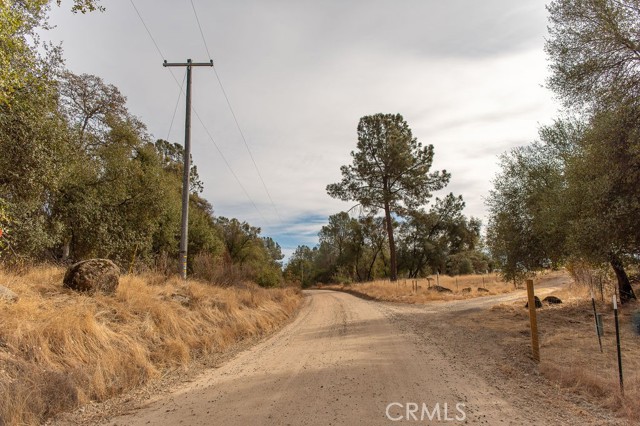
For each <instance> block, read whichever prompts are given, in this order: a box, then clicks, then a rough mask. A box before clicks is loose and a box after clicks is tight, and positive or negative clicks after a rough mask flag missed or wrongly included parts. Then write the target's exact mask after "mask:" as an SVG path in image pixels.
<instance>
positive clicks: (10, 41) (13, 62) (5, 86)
mask: <svg viewBox="0 0 640 426" xmlns="http://www.w3.org/2000/svg"><path fill="white" fill-rule="evenodd" d="M51 3H52V2H51V1H50V0H2V1H0V105H3V104H4V105H10V104H12V103H13V96H14V94H15V93H16V92H17V91H21V90H24V89H27V88H31V89H34V88H46V87H48V85H49V82H50V79H51V77H52V74H53V73H55V72H56V71H57V70H58V67H59V66H60V64H61V56H60V49H59V48H58V47H53V46H49V45H43V44H42V43H40V38H39V35H38V30H39V29H43V28H44V29H47V28H49V26H48V24H47V13H48V11H49V7H50V4H51ZM56 3H57V4H58V5H60V4H61V0H57V1H56ZM94 10H104V9H103V8H102V7H101V6H100V5H99V4H98V1H95V0H73V6H72V11H73V12H81V13H86V12H90V11H94Z"/></svg>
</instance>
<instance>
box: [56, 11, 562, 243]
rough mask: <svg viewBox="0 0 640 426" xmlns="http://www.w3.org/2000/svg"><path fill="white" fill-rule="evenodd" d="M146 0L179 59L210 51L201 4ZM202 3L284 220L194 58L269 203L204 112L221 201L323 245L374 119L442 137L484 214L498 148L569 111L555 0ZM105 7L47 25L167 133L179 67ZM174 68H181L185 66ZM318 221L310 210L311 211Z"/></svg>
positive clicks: (72, 56)
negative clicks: (364, 121)
mask: <svg viewBox="0 0 640 426" xmlns="http://www.w3.org/2000/svg"><path fill="white" fill-rule="evenodd" d="M135 3H136V5H137V6H138V8H139V10H140V11H141V13H142V14H143V17H144V18H145V20H146V22H147V25H148V26H149V28H150V29H151V31H152V33H153V34H154V37H155V38H156V41H157V42H158V45H159V46H160V48H161V49H162V51H163V52H164V54H165V55H167V59H169V60H172V61H174V60H175V61H183V60H186V59H187V58H188V57H189V58H193V59H194V60H201V59H205V60H206V59H207V58H206V53H205V50H204V47H203V45H202V42H201V40H200V34H199V32H198V29H197V27H196V26H195V20H194V18H193V15H192V11H191V8H190V6H189V5H188V4H187V3H184V2H168V1H164V2H161V1H150V0H146V1H143V0H137V1H135ZM195 4H196V6H197V7H198V9H199V11H200V20H201V23H202V24H203V29H204V32H205V34H206V36H207V40H208V44H209V48H210V49H211V50H212V54H213V55H214V58H213V59H214V61H215V63H216V69H217V70H218V73H219V75H220V77H221V78H222V80H223V83H224V84H225V89H226V91H227V93H228V95H229V97H230V99H231V102H232V104H233V106H234V108H235V112H236V115H237V118H238V119H239V120H240V123H241V125H242V129H243V131H244V133H245V136H246V138H247V141H248V143H249V146H250V148H251V150H252V152H253V155H254V158H255V160H256V162H257V163H258V165H259V167H260V170H261V172H262V176H263V178H264V181H265V182H266V184H267V185H268V188H269V191H270V193H271V196H272V198H273V201H274V202H275V204H276V208H277V210H278V213H279V216H280V217H281V218H282V221H280V219H279V217H278V215H277V214H276V213H275V211H274V209H273V207H272V206H271V205H270V202H269V198H268V197H267V194H266V193H265V191H264V189H263V187H262V184H261V182H260V179H259V177H258V175H257V173H256V171H255V170H254V167H253V164H252V163H251V160H250V158H249V156H248V154H247V152H246V148H245V146H244V143H243V141H242V139H241V138H240V135H239V134H238V131H237V129H236V128H235V124H234V122H233V117H232V116H231V114H230V112H229V110H228V109H227V106H226V104H225V101H224V98H223V95H222V93H221V91H220V89H219V87H218V85H217V82H216V80H215V76H214V75H213V72H212V70H210V69H206V68H202V69H195V70H194V86H193V87H194V106H195V108H196V110H197V111H198V114H199V115H200V116H201V117H202V119H203V121H204V122H205V125H206V126H207V128H208V129H209V131H210V134H211V135H212V136H213V138H214V139H215V141H216V143H217V144H218V146H219V148H220V149H221V151H222V152H223V153H224V156H225V157H226V159H227V161H228V162H229V164H230V165H231V167H232V168H233V170H234V172H235V174H236V175H237V177H238V179H239V180H240V182H241V183H242V185H243V186H244V187H245V188H246V191H247V192H248V194H249V195H250V197H251V199H252V200H253V202H254V203H255V204H256V205H257V206H258V209H259V210H260V214H259V213H258V212H256V210H255V209H254V207H253V206H252V205H251V203H250V202H249V200H248V199H247V197H246V195H245V194H244V193H243V191H242V190H241V189H240V187H239V185H238V184H237V182H236V181H235V179H234V177H233V176H232V174H231V173H230V172H229V170H228V169H227V166H226V165H225V163H224V161H223V160H222V158H221V157H220V155H219V154H218V152H217V150H216V149H215V147H214V146H213V144H212V143H211V141H210V140H209V138H208V136H207V135H206V133H205V132H204V130H203V128H202V126H201V125H200V123H198V121H197V119H196V118H195V117H194V121H193V147H194V148H193V153H194V158H195V160H196V163H197V165H198V168H199V172H200V175H201V178H202V179H203V181H204V183H205V194H204V195H205V197H206V198H207V199H209V200H210V201H211V202H212V204H213V206H214V209H215V212H216V214H219V215H224V216H235V217H238V218H239V219H241V220H247V221H249V222H250V223H252V224H254V225H256V226H260V227H262V228H263V230H264V233H265V234H267V235H272V236H274V237H275V239H276V240H278V237H279V236H280V237H281V238H282V239H283V240H285V241H286V242H287V244H286V246H287V248H288V250H290V249H291V248H292V247H294V246H295V245H296V244H295V238H296V236H297V237H298V238H299V241H300V243H306V244H312V243H313V235H314V234H315V233H317V231H319V229H320V226H321V223H320V222H319V219H318V218H322V217H327V216H328V215H330V214H333V213H336V212H338V211H340V210H341V209H345V208H349V207H350V206H351V205H352V204H349V203H342V202H340V201H337V200H333V199H331V198H330V197H328V196H327V195H326V192H325V186H326V185H327V184H328V183H332V182H336V181H338V180H339V179H340V172H339V167H340V166H341V165H343V164H347V163H348V162H349V161H350V157H349V152H350V151H351V150H352V149H354V148H355V144H356V132H355V129H356V125H357V122H358V119H359V118H360V117H361V116H363V115H367V114H372V113H377V112H390V113H396V112H399V113H401V114H403V115H404V117H405V119H406V120H407V121H408V123H409V125H410V126H411V128H412V129H413V131H414V134H415V135H416V136H417V137H418V139H419V140H420V141H421V142H423V143H431V144H433V145H434V146H435V150H436V155H435V162H434V168H436V169H443V168H446V169H447V170H449V171H451V172H452V174H453V178H452V181H451V185H450V186H449V188H447V191H453V192H454V193H456V194H462V195H463V196H464V198H465V200H466V201H467V206H468V208H467V212H468V213H469V214H473V215H475V216H480V217H482V216H484V214H485V208H484V206H483V201H482V197H483V196H486V193H487V192H488V190H489V188H490V180H491V179H492V178H493V175H494V174H495V172H496V171H497V167H496V156H497V155H498V154H499V153H500V152H503V151H504V150H506V149H508V148H510V147H513V146H516V145H521V144H524V143H527V142H529V141H531V140H533V139H535V138H536V136H537V127H538V124H539V123H545V122H548V121H549V119H550V117H551V116H552V115H553V114H554V112H555V106H554V104H553V102H552V101H551V96H550V94H549V93H548V92H547V91H546V90H544V89H542V88H541V87H540V85H541V84H543V83H544V79H545V75H546V63H545V57H544V53H543V50H542V45H543V37H544V34H545V31H546V22H545V14H546V12H545V10H544V2H543V1H541V0H530V1H526V2H525V1H523V2H517V4H516V2H512V1H507V0H502V1H497V0H492V1H487V2H482V3H478V2H474V1H461V0H457V1H451V2H439V1H416V2H390V1H375V2H369V1H367V2H364V1H362V2H338V1H336V2H314V3H310V2H293V1H290V2H288V1H274V2H259V1H249V0H245V1H239V2H223V1H217V2H203V1H200V2H196V3H195ZM106 6H107V12H106V13H104V14H89V15H86V16H73V15H71V14H70V13H68V12H66V11H65V10H62V9H56V8H54V9H55V10H54V13H53V18H52V22H53V23H54V24H58V25H59V28H58V29H57V30H54V31H51V32H49V33H47V34H45V38H47V37H51V38H53V39H55V40H64V47H65V52H66V53H65V56H66V57H67V58H68V66H69V67H70V69H71V70H72V71H74V72H77V73H81V72H88V73H92V74H97V75H100V76H102V77H103V78H104V79H105V80H106V81H107V82H110V83H113V84H115V85H116V86H118V87H119V88H120V89H121V90H122V92H123V93H124V94H125V95H127V96H128V98H129V108H130V110H131V111H132V112H133V113H135V114H137V115H139V116H141V118H142V119H143V121H144V122H146V123H147V124H148V125H149V130H150V132H151V133H153V134H154V136H155V137H162V138H165V137H166V136H167V132H168V130H169V122H170V120H171V116H172V114H173V110H174V107H175V105H176V98H177V96H178V89H177V87H176V85H175V83H174V82H173V80H172V79H171V77H170V74H169V72H170V71H169V70H168V69H165V68H163V67H162V66H161V58H160V56H159V55H158V53H157V52H156V51H155V48H154V46H153V44H152V43H151V41H150V40H149V38H148V36H147V34H146V32H145V29H144V28H143V27H142V25H141V24H140V22H139V20H138V17H137V16H136V14H135V11H134V10H133V9H132V8H131V7H130V4H129V3H128V2H112V3H109V4H106ZM391 17H393V19H391ZM174 72H175V75H176V76H177V78H178V80H180V81H181V80H182V75H183V74H182V72H183V70H181V69H176V70H174ZM182 102H183V100H181V103H180V105H179V109H178V114H177V116H176V120H175V122H174V125H173V129H172V132H171V139H172V140H173V141H176V142H181V141H182V137H183V130H182V126H183V120H184V111H183V104H182ZM301 218H302V219H301ZM304 218H311V219H312V220H310V221H308V222H306V223H304V222H303V223H300V221H301V220H303V219H304ZM283 245H284V244H283Z"/></svg>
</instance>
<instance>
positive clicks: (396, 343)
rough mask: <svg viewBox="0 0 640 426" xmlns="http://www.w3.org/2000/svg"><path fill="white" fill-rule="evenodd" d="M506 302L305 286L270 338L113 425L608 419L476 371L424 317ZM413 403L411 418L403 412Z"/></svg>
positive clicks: (435, 317) (587, 421)
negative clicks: (393, 298)
mask: <svg viewBox="0 0 640 426" xmlns="http://www.w3.org/2000/svg"><path fill="white" fill-rule="evenodd" d="M501 297H502V298H505V297H507V298H508V297H511V296H509V295H505V296H496V297H493V298H492V299H489V298H483V299H484V301H481V299H477V301H462V302H457V304H456V302H453V303H447V304H444V303H443V304H439V305H438V308H437V309H433V306H435V305H427V306H413V305H401V304H388V303H379V302H372V301H366V300H362V299H359V298H357V297H354V296H352V295H349V294H346V293H341V292H335V291H323V290H318V291H308V292H306V298H305V299H306V300H305V305H304V306H303V308H302V310H301V312H300V314H299V315H298V317H297V318H296V319H295V320H294V321H292V322H291V323H289V324H288V325H287V326H286V327H285V328H283V329H282V330H281V331H280V332H278V333H276V334H275V335H274V336H272V337H270V338H269V339H267V340H265V341H263V342H261V343H259V344H258V345H256V346H254V347H252V348H250V349H248V350H246V351H244V352H242V353H240V354H239V355H238V356H236V357H235V358H233V359H231V360H230V361H228V362H227V363H225V364H224V365H222V366H221V367H219V368H217V369H212V370H209V371H207V372H205V373H204V374H202V375H201V376H200V377H198V378H197V379H196V380H194V381H192V382H190V383H187V384H183V385H181V386H180V387H179V388H178V389H174V390H172V391H171V392H169V393H165V394H163V395H159V396H156V397H155V398H152V399H151V400H149V401H147V402H146V403H145V405H144V406H142V407H139V408H138V409H135V410H133V411H131V412H129V413H128V414H126V415H122V416H120V417H116V418H112V419H110V420H109V422H108V424H112V425H149V424H158V425H159V424H163V425H164V424H168V425H179V424H182V425H243V426H245V425H390V424H452V425H454V424H474V425H475V424H486V425H530V424H539V425H559V424H572V425H573V424H575V425H585V424H593V425H600V424H613V423H612V422H613V420H612V419H611V418H609V417H607V416H606V414H602V413H600V412H598V411H597V409H595V408H593V407H592V408H589V407H584V406H580V405H579V403H576V402H574V401H569V400H566V399H563V398H561V397H559V396H558V395H557V393H554V391H553V389H547V390H543V391H542V392H540V391H539V389H538V390H537V391H535V392H534V391H532V390H530V389H529V388H528V387H527V386H525V385H523V382H522V381H518V380H515V381H514V382H513V383H502V382H500V380H492V379H491V377H490V375H489V376H488V375H487V374H486V371H485V370H486V369H481V368H476V364H477V363H478V362H482V360H481V358H482V354H478V357H477V358H478V359H475V357H473V356H471V357H470V356H468V355H466V356H465V355H464V354H460V353H452V352H451V351H450V350H449V349H447V346H446V344H443V343H442V342H441V341H439V339H438V337H439V336H438V335H436V334H437V333H435V334H434V332H433V331H430V328H429V324H430V323H432V322H434V321H442V320H443V319H446V315H458V314H463V313H462V311H460V312H457V313H456V311H455V310H454V311H453V314H452V313H446V314H445V313H443V312H444V311H445V310H446V311H449V310H452V309H454V307H455V306H467V308H469V309H475V308H481V307H483V306H485V304H487V303H490V300H493V303H496V301H499V300H500V298H501ZM464 303H468V305H464ZM474 304H480V305H479V306H476V305H474ZM465 309H466V308H465ZM460 333H461V334H458V335H457V339H458V340H463V341H462V342H457V343H458V344H460V345H464V339H466V337H465V335H464V333H463V332H462V331H461V332H460ZM469 337H471V336H469ZM469 341H470V342H473V340H472V339H469ZM439 342H440V343H439ZM474 363H475V364H474ZM483 365H485V363H483ZM523 380H526V378H524V379H523ZM392 403H396V404H394V405H391V406H390V404H392ZM412 404H416V405H417V407H418V411H417V412H415V416H416V417H415V418H413V416H412V415H411V414H408V413H407V411H406V409H407V406H408V407H409V409H410V410H409V411H412V409H413V408H414V406H413V405H412ZM445 404H446V405H445ZM425 407H426V409H427V413H425V412H424V411H422V410H423V408H425ZM445 407H446V409H445ZM388 408H389V409H388ZM436 410H439V411H438V412H436ZM463 413H464V414H463ZM429 414H431V417H432V420H431V421H430V420H429V418H428V417H429ZM438 418H439V420H440V421H438ZM392 419H398V420H394V421H392Z"/></svg>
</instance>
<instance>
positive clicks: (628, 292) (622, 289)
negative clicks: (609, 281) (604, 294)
mask: <svg viewBox="0 0 640 426" xmlns="http://www.w3.org/2000/svg"><path fill="white" fill-rule="evenodd" d="M610 263H611V267H612V268H613V271H614V272H615V273H616V278H618V294H619V295H620V303H621V304H622V303H625V302H628V301H629V300H631V299H635V298H636V295H635V293H634V292H633V287H631V283H630V282H629V277H628V276H627V273H626V272H625V270H624V266H623V265H622V261H621V260H620V258H619V257H618V256H617V255H616V254H613V253H612V254H611V255H610Z"/></svg>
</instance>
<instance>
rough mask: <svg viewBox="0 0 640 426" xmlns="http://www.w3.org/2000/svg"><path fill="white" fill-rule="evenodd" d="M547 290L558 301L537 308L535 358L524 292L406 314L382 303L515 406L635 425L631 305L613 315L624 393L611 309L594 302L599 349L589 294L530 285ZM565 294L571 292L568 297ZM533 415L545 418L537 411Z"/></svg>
mask: <svg viewBox="0 0 640 426" xmlns="http://www.w3.org/2000/svg"><path fill="white" fill-rule="evenodd" d="M556 284H558V283H556ZM550 293H552V294H558V295H561V296H562V297H563V298H564V299H565V303H563V304H562V305H558V306H549V305H545V307H544V308H543V309H539V310H538V329H539V332H540V342H541V343H540V344H541V359H542V362H541V363H536V362H534V361H533V359H532V356H531V337H530V329H529V316H528V310H527V309H525V308H524V304H525V303H526V295H525V294H515V293H514V294H510V295H500V296H493V297H486V298H481V299H471V300H468V301H461V302H450V303H433V304H431V305H426V306H417V305H414V306H412V311H410V312H408V311H407V308H406V307H403V306H401V305H399V304H389V303H385V305H386V306H387V309H389V311H390V313H391V316H392V317H393V318H395V320H396V321H399V322H400V323H402V324H405V325H406V326H407V327H409V328H411V329H413V330H414V333H415V334H416V335H417V336H420V338H422V339H424V340H425V342H427V343H428V344H429V345H433V346H436V347H438V348H440V350H441V351H442V353H444V354H446V356H447V357H449V358H452V359H455V360H456V361H457V362H460V363H462V364H464V365H466V366H467V367H469V368H471V369H472V370H473V371H474V372H475V373H477V374H478V375H480V376H481V377H483V379H484V380H486V381H487V382H488V383H490V384H491V385H492V386H494V387H495V388H496V389H498V390H500V392H502V393H503V394H504V395H507V396H506V398H507V399H508V400H509V401H510V402H511V403H512V404H513V405H514V406H515V407H517V409H518V410H519V411H522V412H531V413H536V412H537V413H541V412H542V413H544V412H546V413H547V414H548V415H552V416H553V417H555V418H556V420H557V421H556V423H555V424H581V422H585V424H612V425H615V424H637V422H638V421H639V420H640V419H639V417H638V414H637V413H638V411H639V410H640V403H638V400H639V398H638V396H639V386H640V383H639V381H638V376H637V374H636V371H638V368H640V362H639V360H638V358H639V357H638V355H639V354H640V338H639V337H638V335H637V334H636V333H635V332H634V330H633V326H632V318H631V317H632V312H633V311H634V310H636V309H637V306H628V307H625V308H624V309H623V310H622V311H621V315H620V317H621V329H622V342H623V366H624V367H625V370H626V372H627V377H626V379H625V391H626V392H625V395H626V396H625V397H623V396H622V395H621V394H620V390H619V386H618V378H617V363H616V346H615V335H614V333H613V314H612V311H611V309H610V307H608V306H606V304H603V303H598V311H599V312H601V313H603V317H604V321H605V330H606V333H605V337H604V338H603V347H604V349H603V353H601V352H600V350H599V346H598V340H597V337H596V334H595V331H594V329H595V326H594V318H593V309H592V306H591V301H590V299H587V298H585V295H584V292H582V294H580V290H579V289H572V291H570V290H568V289H567V288H566V286H565V285H564V284H561V285H560V286H559V287H558V286H556V285H555V284H554V285H550V286H546V287H545V288H540V289H538V290H537V294H540V295H542V294H550ZM571 293H578V296H577V297H574V298H570V297H567V296H568V295H569V294H571ZM532 404H535V405H536V406H535V407H534V406H533V405H532ZM535 416H541V417H540V418H541V419H543V418H545V417H544V415H543V414H535V415H534V418H535ZM589 419H591V420H589ZM589 422H590V423H589ZM541 424H544V422H541Z"/></svg>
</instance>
